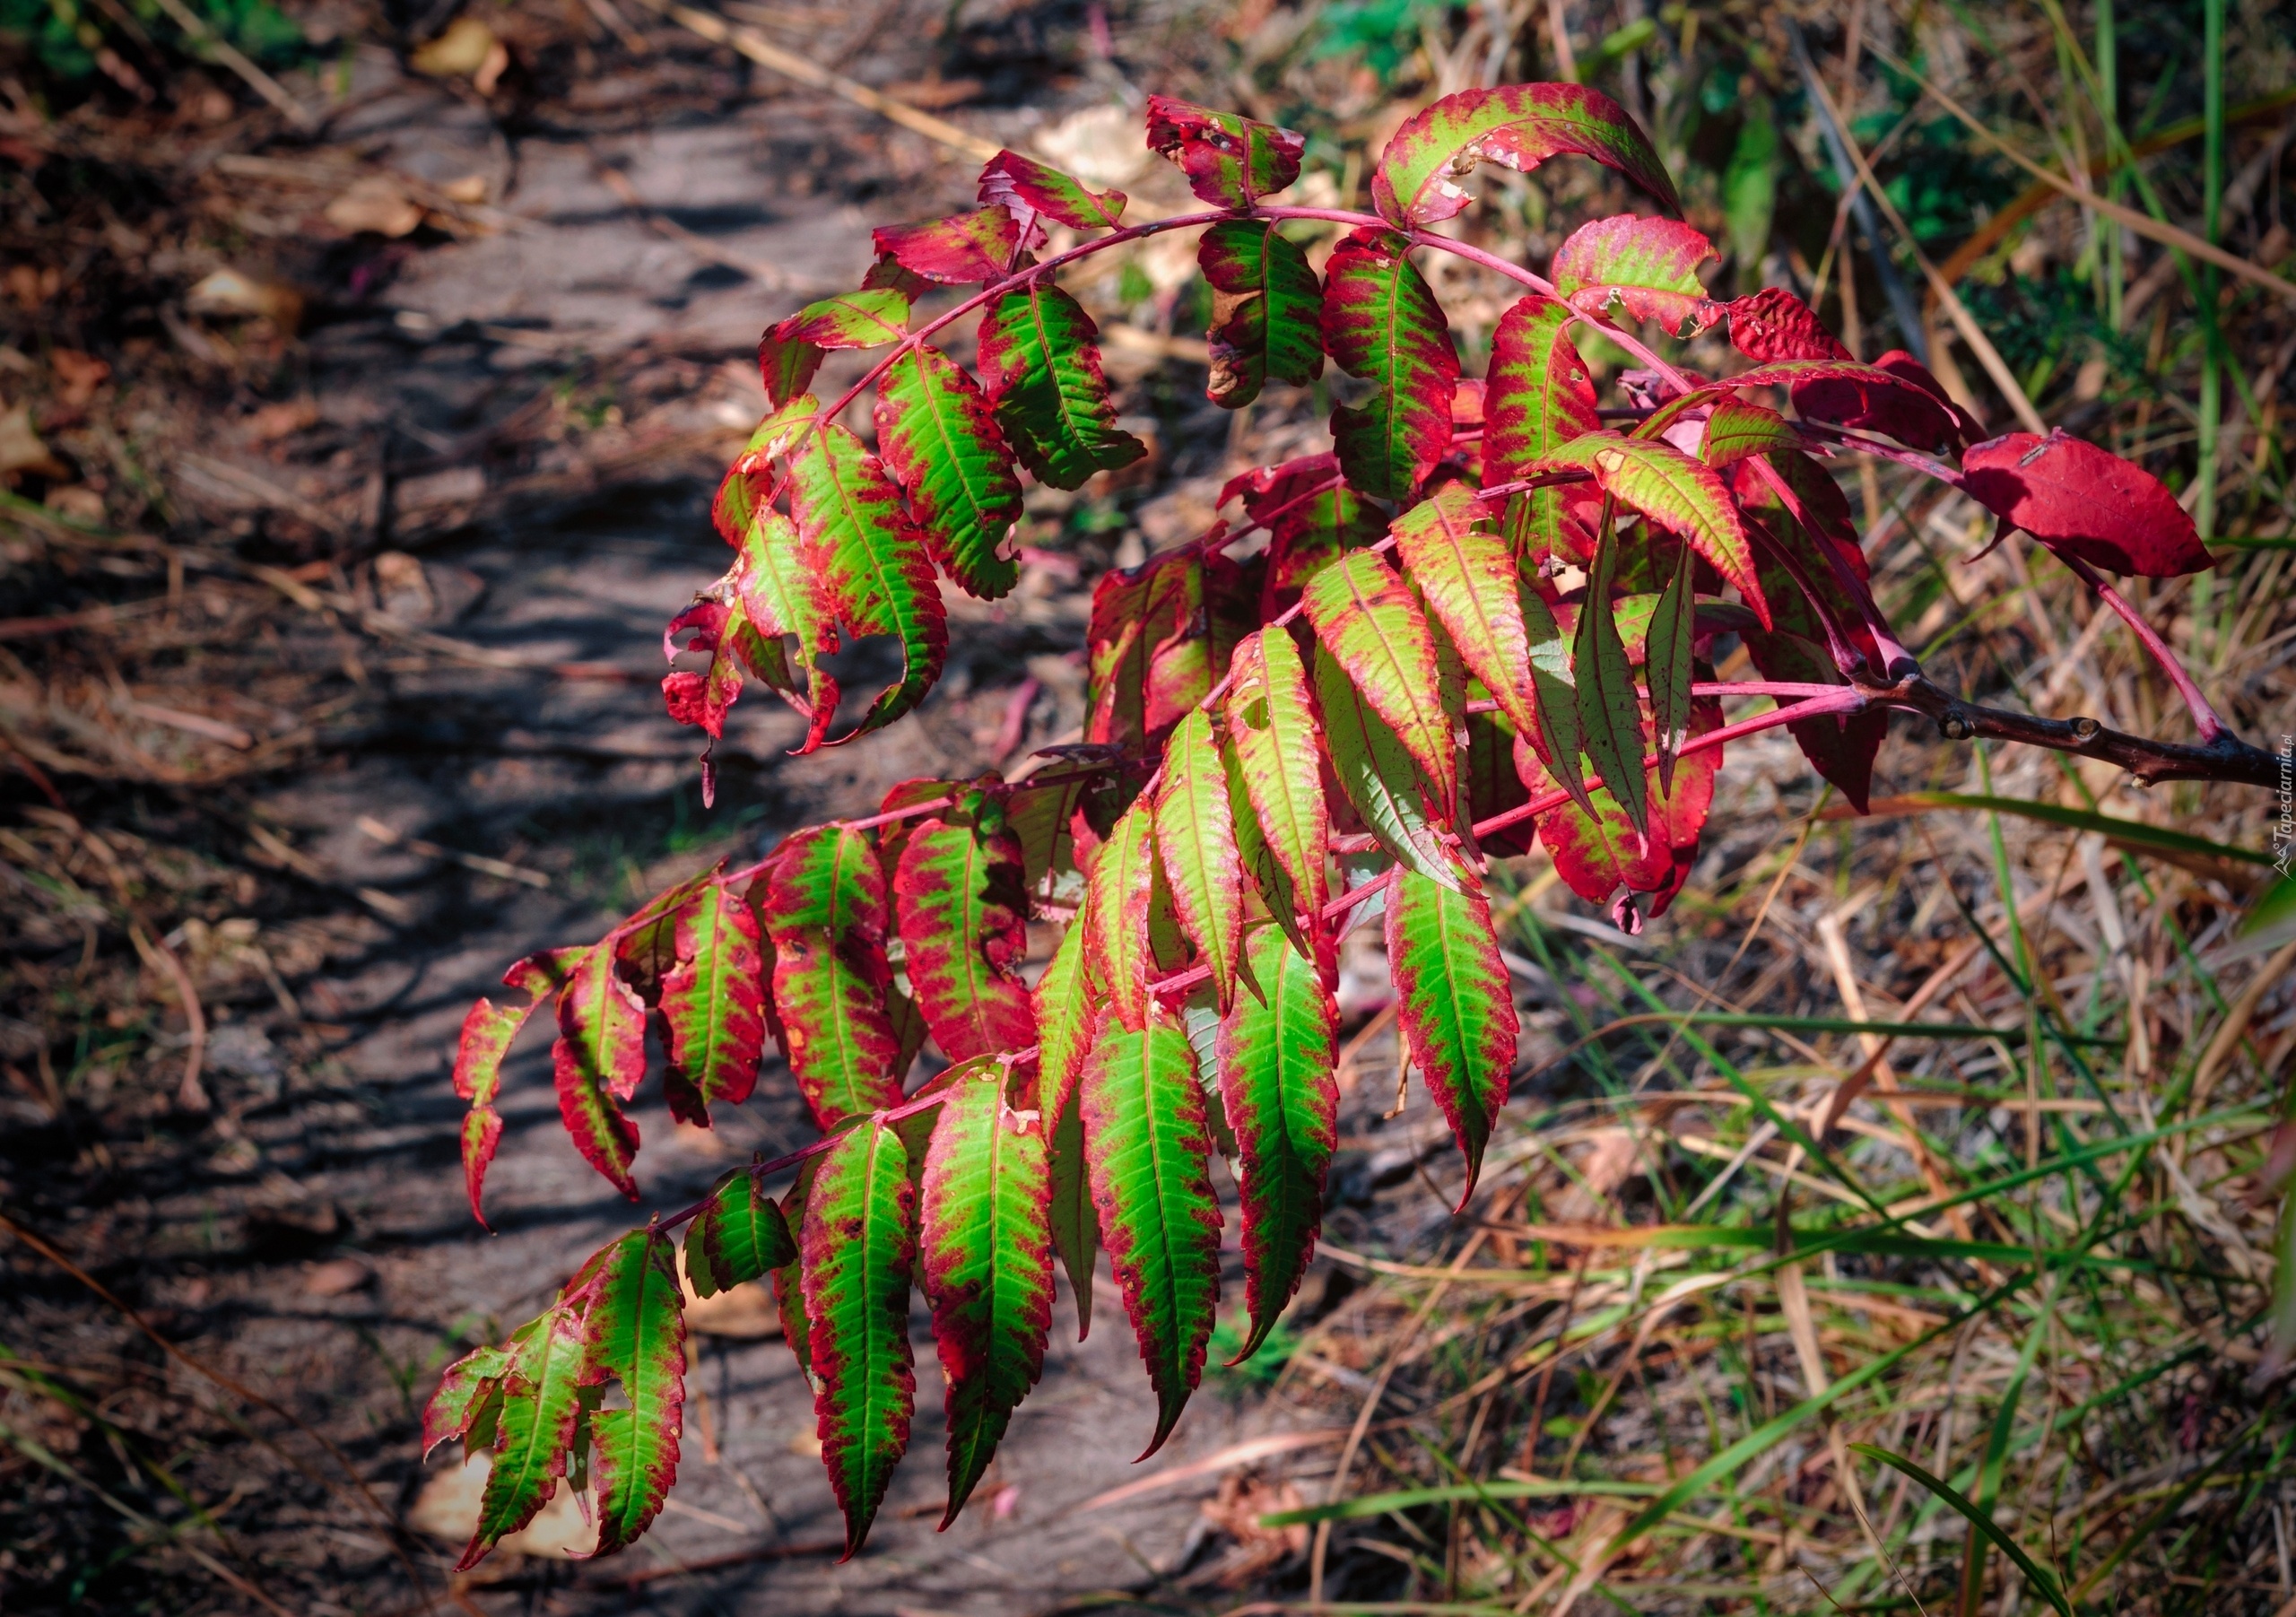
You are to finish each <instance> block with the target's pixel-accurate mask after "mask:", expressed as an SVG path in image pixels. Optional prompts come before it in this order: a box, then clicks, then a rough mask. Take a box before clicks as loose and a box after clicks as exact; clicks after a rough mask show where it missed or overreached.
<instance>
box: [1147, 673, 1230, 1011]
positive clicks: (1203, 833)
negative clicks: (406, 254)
mask: <svg viewBox="0 0 2296 1617" xmlns="http://www.w3.org/2000/svg"><path fill="white" fill-rule="evenodd" d="M1153 817H1154V822H1155V843H1156V853H1157V856H1159V857H1160V858H1161V859H1162V860H1163V864H1164V879H1165V880H1166V882H1169V883H1170V887H1171V891H1172V900H1173V903H1174V906H1175V908H1178V912H1179V920H1180V926H1181V929H1182V930H1183V931H1185V932H1186V933H1187V935H1188V939H1189V941H1190V942H1192V943H1195V944H1196V955H1197V958H1198V960H1199V961H1201V962H1202V963H1203V965H1204V966H1205V969H1208V970H1209V971H1210V972H1211V973H1212V987H1213V994H1214V995H1215V996H1216V998H1217V1000H1218V1003H1219V1005H1220V1008H1221V1009H1222V1011H1225V1010H1226V1009H1227V1008H1228V1005H1229V1004H1230V1002H1231V1001H1232V1000H1233V999H1234V997H1235V993H1236V968H1237V964H1238V961H1239V959H1240V957H1241V952H1242V947H1243V932H1244V868H1243V859H1242V856H1241V855H1240V854H1239V853H1238V851H1237V848H1236V823H1235V819H1234V816H1233V813H1232V810H1231V806H1230V804H1229V802H1228V770H1227V766H1226V765H1225V764H1224V763H1222V761H1221V757H1220V743H1219V742H1218V741H1217V740H1216V739H1215V738H1214V737H1213V734H1212V718H1211V716H1210V715H1209V714H1207V713H1205V710H1204V709H1201V708H1196V709H1191V710H1190V712H1189V713H1188V716H1187V717H1186V718H1184V719H1182V720H1180V724H1179V728H1178V729H1177V730H1175V731H1173V732H1172V739H1171V741H1170V743H1168V744H1167V745H1166V746H1165V748H1164V770H1163V774H1162V776H1161V778H1159V780H1158V782H1157V786H1156V795H1155V803H1154V808H1153Z"/></svg>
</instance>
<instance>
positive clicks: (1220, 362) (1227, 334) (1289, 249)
mask: <svg viewBox="0 0 2296 1617" xmlns="http://www.w3.org/2000/svg"><path fill="white" fill-rule="evenodd" d="M1196 264H1197V265H1198V266H1199V267H1200V268H1201V269H1202V270H1203V271H1204V279H1205V283H1206V284H1207V285H1209V286H1210V287H1211V288H1212V321H1211V325H1210V326H1209V327H1208V328H1207V329H1206V331H1205V341H1206V342H1207V343H1209V344H1210V346H1211V351H1212V379H1211V381H1210V383H1209V384H1208V385H1207V386H1206V387H1205V393H1206V395H1207V396H1209V397H1210V398H1211V400H1212V402H1213V404H1220V405H1223V406H1225V407H1226V408H1228V409H1231V410H1232V409H1235V408H1237V407H1238V406H1239V405H1243V404H1250V403H1251V402H1252V400H1254V399H1256V398H1257V397H1258V396H1259V390H1260V384H1261V383H1262V382H1263V381H1264V380H1265V378H1268V377H1274V378H1275V379H1276V380H1277V381H1279V382H1290V383H1291V384H1293V385H1294V386H1295V387H1305V386H1306V385H1307V384H1308V383H1309V382H1312V381H1314V380H1315V379H1316V378H1318V377H1319V376H1321V375H1322V374H1323V373H1324V350H1323V338H1322V332H1321V329H1320V326H1321V320H1322V306H1323V286H1322V283H1319V282H1318V280H1317V279H1316V272H1315V271H1314V270H1312V269H1310V268H1309V266H1308V256H1307V254H1306V253H1304V252H1302V251H1301V250H1300V247H1299V245H1298V244H1297V243H1296V242H1293V241H1291V240H1290V239H1287V238H1286V237H1285V236H1284V235H1283V232H1282V231H1281V230H1278V229H1277V228H1276V222H1275V221H1274V220H1272V219H1229V220H1222V222H1220V223H1218V224H1215V225H1213V226H1212V228H1211V229H1209V230H1205V232H1204V237H1203V239H1202V240H1201V241H1200V242H1199V243H1198V244H1197V246H1196Z"/></svg>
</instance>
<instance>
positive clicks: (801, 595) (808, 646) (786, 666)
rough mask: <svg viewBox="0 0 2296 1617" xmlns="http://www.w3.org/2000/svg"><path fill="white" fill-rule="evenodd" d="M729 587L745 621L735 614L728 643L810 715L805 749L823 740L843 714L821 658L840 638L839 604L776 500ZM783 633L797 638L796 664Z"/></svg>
mask: <svg viewBox="0 0 2296 1617" xmlns="http://www.w3.org/2000/svg"><path fill="white" fill-rule="evenodd" d="M726 590H727V592H728V593H729V594H730V595H731V596H732V597H733V602H734V604H735V607H737V608H738V609H739V612H740V614H741V618H742V620H743V621H742V622H735V621H734V619H733V618H731V617H730V616H729V618H728V619H727V622H726V643H727V644H728V645H729V646H730V647H731V648H733V651H734V653H735V656H739V657H740V658H741V659H742V662H743V663H744V665H745V666H746V667H747V668H748V670H749V672H750V673H751V674H753V675H755V676H756V677H757V678H759V679H761V680H763V681H764V682H766V683H767V685H769V686H770V687H771V689H772V690H773V691H775V692H776V694H778V696H780V698H781V699H782V700H784V701H786V702H787V703H788V704H789V706H790V707H791V708H792V709H794V710H795V711H796V713H798V714H799V715H800V716H801V717H804V720H805V740H804V747H805V748H806V749H811V748H813V747H816V746H819V745H820V744H821V741H822V736H824V735H827V734H828V733H829V724H830V719H831V717H833V716H834V715H835V714H836V712H837V700H838V694H839V692H838V686H837V681H836V680H835V679H833V678H832V677H831V675H830V674H828V673H826V672H825V671H824V670H823V668H822V664H821V661H820V659H821V658H822V657H823V656H826V655H828V654H829V653H831V652H834V651H835V650H837V649H838V647H839V636H838V630H837V608H836V604H835V603H834V602H832V601H831V599H830V597H829V591H828V587H827V580H826V579H824V578H823V577H822V574H821V572H820V571H819V570H818V569H816V568H815V567H814V566H813V563H812V561H811V558H809V557H808V556H807V555H806V553H805V547H804V543H802V542H801V541H800V540H799V539H798V537H797V526H796V524H795V523H793V522H791V521H790V520H789V518H788V517H785V516H783V515H782V514H781V513H780V512H779V511H777V510H775V509H772V508H771V507H770V506H765V507H760V508H758V509H756V510H755V511H754V512H753V513H752V515H751V519H750V520H749V522H748V523H747V524H746V525H745V526H744V529H743V536H742V538H741V539H740V541H739V542H738V553H737V554H736V555H735V558H734V566H733V569H732V570H731V571H730V572H728V573H727V574H726ZM784 637H789V638H794V639H796V642H797V656H798V660H797V663H796V666H794V667H793V666H792V665H791V664H790V661H789V658H788V656H787V652H786V650H785V648H784V646H783V640H784ZM801 671H802V673H803V676H804V677H803V678H802V679H801V678H800V677H799V674H800V672H801Z"/></svg>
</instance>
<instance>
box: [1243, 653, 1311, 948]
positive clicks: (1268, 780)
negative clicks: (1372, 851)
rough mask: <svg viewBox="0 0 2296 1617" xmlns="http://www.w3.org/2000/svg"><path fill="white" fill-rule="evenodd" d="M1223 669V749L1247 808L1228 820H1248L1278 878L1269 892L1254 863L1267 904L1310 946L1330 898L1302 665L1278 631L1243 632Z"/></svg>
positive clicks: (1308, 707) (1305, 945) (1309, 712)
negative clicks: (1226, 671)
mask: <svg viewBox="0 0 2296 1617" xmlns="http://www.w3.org/2000/svg"><path fill="white" fill-rule="evenodd" d="M1229 668H1230V674H1231V678H1230V681H1229V685H1228V692H1227V699H1226V707H1225V709H1224V717H1225V720H1226V724H1225V728H1226V731H1227V737H1228V748H1229V751H1230V752H1231V755H1232V756H1233V757H1234V759H1235V761H1236V776H1237V778H1238V779H1239V780H1240V781H1241V783H1242V785H1243V788H1244V794H1245V796H1246V798H1247V799H1248V809H1249V812H1248V813H1246V812H1243V811H1242V810H1240V809H1239V810H1237V811H1235V812H1234V813H1233V814H1232V818H1233V820H1234V822H1236V823H1237V825H1238V826H1239V827H1242V826H1243V825H1245V824H1246V823H1248V824H1249V825H1250V827H1251V832H1252V834H1253V835H1254V836H1255V837H1256V838H1257V839H1258V840H1259V841H1260V842H1261V843H1263V844H1264V845H1265V848H1266V849H1267V853H1268V856H1269V858H1270V859H1271V861H1272V863H1273V866H1274V873H1275V874H1278V875H1279V876H1280V878H1281V883H1282V885H1281V888H1280V890H1276V889H1274V883H1272V882H1269V881H1268V880H1266V879H1265V874H1266V873H1265V872H1264V871H1262V870H1261V869H1260V868H1259V867H1258V866H1257V862H1255V866H1254V875H1255V878H1256V879H1258V880H1259V881H1260V888H1261V891H1262V892H1263V893H1265V895H1266V897H1267V900H1268V908H1270V909H1272V910H1274V912H1275V913H1276V915H1277V916H1278V917H1288V918H1287V924H1288V925H1289V926H1291V930H1292V934H1293V936H1294V937H1295V939H1298V941H1300V943H1301V944H1302V946H1303V947H1307V948H1309V949H1310V950H1313V949H1314V948H1315V947H1316V943H1315V940H1317V939H1318V938H1319V937H1320V936H1321V935H1322V931H1323V926H1322V922H1321V920H1320V918H1319V917H1318V911H1320V910H1321V909H1322V908H1323V907H1324V905H1325V904H1326V903H1327V902H1329V901H1330V899H1331V876H1330V869H1331V860H1330V856H1329V853H1328V852H1327V848H1326V845H1327V844H1328V843H1329V841H1330V839H1331V810H1330V807H1329V805H1328V804H1326V803H1325V801H1324V788H1323V779H1322V775H1321V771H1320V770H1319V769H1318V766H1317V758H1318V754H1319V752H1321V750H1322V749H1321V745H1320V734H1319V733H1320V730H1321V726H1319V725H1318V722H1317V718H1316V709H1315V703H1314V700H1313V699H1312V698H1311V697H1310V695H1309V690H1308V671H1307V669H1306V667H1305V666H1304V665H1302V664H1301V663H1300V647H1299V643H1298V642H1297V641H1296V640H1294V639H1292V638H1291V632H1290V631H1289V630H1283V629H1264V630H1259V631H1257V633H1255V634H1253V635H1251V636H1249V637H1248V638H1247V639H1245V640H1244V642H1243V643H1242V644H1241V645H1239V647H1237V648H1236V655H1235V657H1234V660H1233V661H1232V662H1231V664H1230V665H1229Z"/></svg>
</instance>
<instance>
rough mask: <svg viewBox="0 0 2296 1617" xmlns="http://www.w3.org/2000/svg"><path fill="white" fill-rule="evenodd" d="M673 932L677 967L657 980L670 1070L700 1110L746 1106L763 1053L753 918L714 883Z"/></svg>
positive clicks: (761, 971)
mask: <svg viewBox="0 0 2296 1617" xmlns="http://www.w3.org/2000/svg"><path fill="white" fill-rule="evenodd" d="M676 928H677V931H676V938H677V943H676V947H677V961H678V963H677V964H676V965H675V966H674V967H673V968H672V969H671V970H670V971H669V972H668V973H667V975H665V977H664V978H662V1016H663V1020H664V1021H665V1022H666V1023H667V1024H668V1028H669V1046H670V1062H671V1064H672V1065H674V1066H675V1067H676V1068H677V1070H678V1073H679V1074H680V1076H681V1077H683V1079H684V1081H685V1082H686V1083H687V1084H689V1085H690V1086H691V1087H692V1088H693V1089H694V1090H696V1091H699V1092H700V1097H701V1099H702V1100H704V1101H705V1102H706V1101H713V1100H722V1101H724V1102H726V1104H727V1105H728V1106H739V1105H740V1104H741V1103H742V1102H743V1101H744V1100H748V1099H749V1096H750V1089H751V1086H752V1085H753V1084H754V1083H756V1082H757V1064H758V1061H759V1058H760V1057H761V1056H763V1055H764V1053H765V959H764V956H763V954H762V953H761V951H760V944H761V941H762V940H761V936H760V934H759V931H758V923H757V917H756V915H755V914H754V913H753V912H752V910H751V908H750V907H749V906H748V905H747V904H746V903H744V902H743V901H742V900H740V899H739V898H737V897H735V895H734V894H733V893H730V892H728V891H726V889H725V888H723V887H721V886H718V885H717V884H715V883H713V884H711V885H709V886H708V887H705V888H703V889H702V890H701V891H700V892H698V893H696V894H695V895H694V897H693V898H692V900H691V901H690V902H688V903H687V904H686V905H685V907H684V908H683V909H681V910H680V911H679V912H678V916H677V921H676ZM704 1115H705V1116H707V1114H706V1113H705V1114H704Z"/></svg>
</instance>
